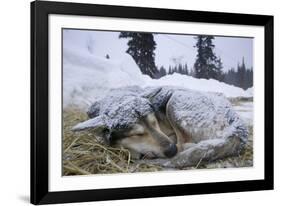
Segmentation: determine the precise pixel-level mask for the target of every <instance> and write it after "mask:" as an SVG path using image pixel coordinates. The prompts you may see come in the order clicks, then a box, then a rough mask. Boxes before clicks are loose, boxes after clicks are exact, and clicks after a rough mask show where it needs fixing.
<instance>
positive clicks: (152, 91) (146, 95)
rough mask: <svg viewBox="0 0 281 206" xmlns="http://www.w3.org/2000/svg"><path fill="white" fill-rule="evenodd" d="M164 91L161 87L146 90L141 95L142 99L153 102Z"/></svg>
mask: <svg viewBox="0 0 281 206" xmlns="http://www.w3.org/2000/svg"><path fill="white" fill-rule="evenodd" d="M161 90H162V88H161V87H157V88H149V87H148V88H146V89H145V91H144V92H143V93H142V94H141V97H144V98H146V99H148V100H149V101H151V100H152V99H153V97H155V96H156V95H157V94H158V93H159V92H160V91H161Z"/></svg>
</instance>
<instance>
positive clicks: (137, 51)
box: [119, 32, 158, 78]
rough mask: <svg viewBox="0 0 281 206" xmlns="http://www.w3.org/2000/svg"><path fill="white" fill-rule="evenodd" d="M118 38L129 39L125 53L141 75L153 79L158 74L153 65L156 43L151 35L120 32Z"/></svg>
mask: <svg viewBox="0 0 281 206" xmlns="http://www.w3.org/2000/svg"><path fill="white" fill-rule="evenodd" d="M119 38H129V41H128V43H127V44H128V46H129V47H128V49H127V51H126V52H127V53H128V54H130V55H131V56H132V57H133V59H134V60H135V62H136V64H137V65H138V66H139V68H140V70H141V72H142V73H143V74H147V75H149V76H150V77H151V78H155V77H156V74H157V72H158V70H157V68H156V65H155V53H154V50H155V48H156V42H155V41H154V37H153V34H151V33H140V32H121V33H120V35H119Z"/></svg>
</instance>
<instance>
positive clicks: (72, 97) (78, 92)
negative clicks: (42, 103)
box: [63, 38, 252, 106]
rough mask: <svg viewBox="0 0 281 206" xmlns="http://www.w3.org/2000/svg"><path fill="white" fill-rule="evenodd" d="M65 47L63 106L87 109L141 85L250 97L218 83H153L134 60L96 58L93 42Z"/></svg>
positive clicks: (176, 78)
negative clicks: (112, 91) (112, 92)
mask: <svg viewBox="0 0 281 206" xmlns="http://www.w3.org/2000/svg"><path fill="white" fill-rule="evenodd" d="M66 41H68V39H67V38H65V39H64V47H63V98H64V100H63V102H64V106H66V105H71V104H75V105H79V106H88V105H89V104H90V103H91V102H93V101H95V100H96V99H99V98H102V97H104V95H106V93H107V91H108V90H109V89H111V88H118V87H124V86H133V85H138V86H141V87H147V86H162V85H172V86H180V87H185V88H190V89H194V90H200V91H210V92H220V93H223V94H225V95H226V96H227V97H240V96H241V97H245V96H246V97H249V96H252V89H250V90H248V91H244V90H242V89H241V88H238V87H234V86H231V85H228V84H225V83H222V82H219V81H216V80H212V79H211V80H206V79H196V78H193V77H190V76H186V75H181V74H173V75H168V76H164V77H162V78H161V79H158V80H156V79H151V78H150V77H149V76H147V75H143V74H142V73H141V72H140V69H139V68H138V66H137V65H136V63H135V62H134V60H133V59H132V58H131V56H129V55H127V54H125V53H124V55H123V56H122V58H120V59H119V60H115V61H113V60H111V59H106V58H105V57H97V56H94V55H93V54H92V53H91V52H90V51H91V49H89V48H91V41H90V39H87V38H85V39H84V41H85V42H75V41H73V42H72V44H70V43H66Z"/></svg>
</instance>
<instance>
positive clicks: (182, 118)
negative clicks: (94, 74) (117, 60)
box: [73, 86, 248, 167]
mask: <svg viewBox="0 0 281 206" xmlns="http://www.w3.org/2000/svg"><path fill="white" fill-rule="evenodd" d="M88 116H89V118H90V119H89V120H86V121H84V122H82V123H79V124H77V125H76V126H74V127H73V131H79V130H85V129H92V130H91V132H94V133H95V136H97V137H98V138H99V139H100V140H102V141H103V142H105V143H107V144H110V145H112V146H116V147H120V146H121V147H124V148H127V149H129V150H130V151H131V154H132V156H133V157H134V158H136V159H142V158H144V157H145V158H166V161H165V164H164V166H167V167H185V166H193V165H196V164H197V163H198V162H199V161H200V162H202V161H213V160H216V159H219V158H223V157H226V156H230V155H237V154H239V152H240V150H241V149H242V147H243V145H244V144H245V142H246V141H247V138H248V131H247V128H246V126H245V125H244V123H243V121H242V120H241V118H240V117H239V116H238V114H237V113H236V112H235V111H234V110H233V108H232V106H231V104H230V102H229V101H228V100H227V99H226V98H225V97H224V96H223V95H221V94H215V93H207V92H205V93H203V92H198V91H193V90H188V89H183V88H176V87H168V86H166V87H155V88H152V87H151V88H146V89H141V88H139V87H127V88H122V89H114V90H112V91H111V92H110V93H109V94H108V95H107V96H106V97H105V98H103V99H101V100H99V101H97V102H95V103H94V104H93V105H92V106H91V107H90V108H89V110H88ZM167 158H169V159H168V160H167Z"/></svg>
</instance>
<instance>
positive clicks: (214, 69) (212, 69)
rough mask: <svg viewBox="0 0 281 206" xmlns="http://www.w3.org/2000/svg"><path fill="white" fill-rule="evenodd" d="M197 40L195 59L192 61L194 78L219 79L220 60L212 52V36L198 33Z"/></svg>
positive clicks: (220, 71) (213, 46)
mask: <svg viewBox="0 0 281 206" xmlns="http://www.w3.org/2000/svg"><path fill="white" fill-rule="evenodd" d="M195 39H196V40H197V42H196V45H195V47H196V48H197V56H196V61H195V63H194V72H195V77H196V78H205V79H210V78H212V79H220V78H221V74H222V62H221V60H220V59H218V58H217V57H216V55H215V53H214V48H215V45H214V44H213V40H214V36H204V35H199V36H197V37H195Z"/></svg>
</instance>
